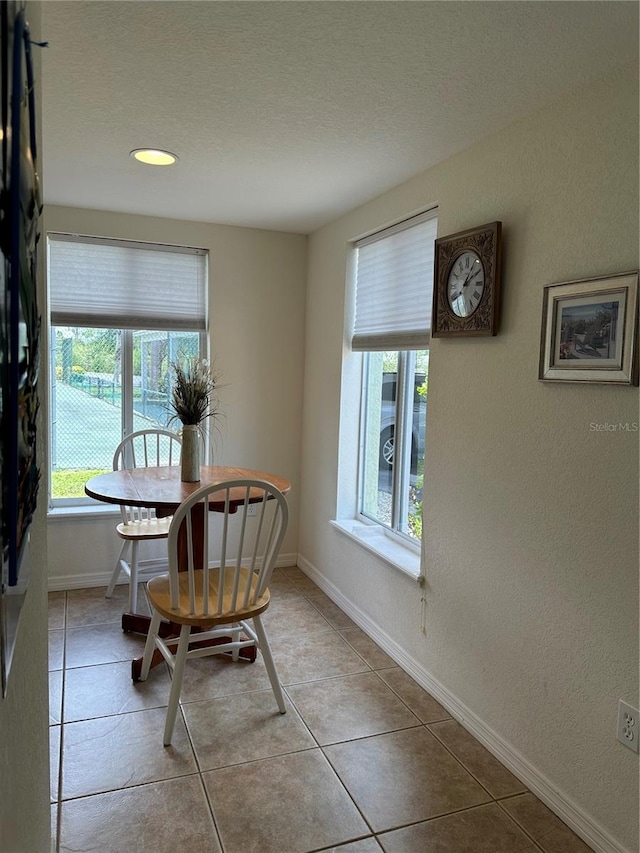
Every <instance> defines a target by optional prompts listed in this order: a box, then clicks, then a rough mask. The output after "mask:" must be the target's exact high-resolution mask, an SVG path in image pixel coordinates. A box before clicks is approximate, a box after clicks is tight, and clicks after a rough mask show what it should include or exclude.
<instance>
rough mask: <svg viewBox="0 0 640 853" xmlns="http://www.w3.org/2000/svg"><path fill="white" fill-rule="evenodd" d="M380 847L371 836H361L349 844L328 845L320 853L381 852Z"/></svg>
mask: <svg viewBox="0 0 640 853" xmlns="http://www.w3.org/2000/svg"><path fill="white" fill-rule="evenodd" d="M381 850H382V848H381V847H380V845H379V844H378V842H377V841H376V840H375V838H373V836H371V837H370V838H362V839H361V840H360V841H352V842H351V843H350V844H341V845H340V846H339V847H329V848H328V849H325V850H323V851H322V853H381Z"/></svg>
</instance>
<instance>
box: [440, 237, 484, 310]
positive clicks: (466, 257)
mask: <svg viewBox="0 0 640 853" xmlns="http://www.w3.org/2000/svg"><path fill="white" fill-rule="evenodd" d="M483 293H484V267H483V265H482V261H481V260H480V257H479V255H477V254H476V253H475V252H474V251H473V250H468V251H466V252H462V254H461V255H458V257H457V258H456V259H455V260H454V262H453V264H452V265H451V269H450V271H449V277H448V279H447V299H448V302H449V307H450V308H451V310H452V311H453V313H454V314H455V315H456V316H457V317H469V316H471V314H473V312H474V311H475V310H476V308H477V307H478V305H479V304H480V300H481V299H482V294H483Z"/></svg>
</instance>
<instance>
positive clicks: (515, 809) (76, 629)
mask: <svg viewBox="0 0 640 853" xmlns="http://www.w3.org/2000/svg"><path fill="white" fill-rule="evenodd" d="M271 588H272V604H271V606H270V608H269V610H268V612H267V613H266V615H265V624H266V626H267V629H268V631H269V635H270V639H271V641H272V648H273V653H274V657H275V659H276V664H277V666H278V669H279V672H280V678H281V681H282V683H283V685H284V687H285V692H286V700H287V706H288V713H287V714H285V715H280V714H278V712H277V708H276V705H275V699H274V697H273V694H272V692H271V689H270V686H269V682H268V679H267V675H266V672H265V670H264V666H263V664H262V662H261V659H260V658H258V660H257V661H256V662H255V663H253V664H251V663H247V662H244V661H239V662H237V663H233V662H232V661H230V660H227V659H225V658H223V657H222V656H220V657H212V658H208V659H204V660H199V661H190V662H189V663H188V664H187V671H186V674H185V681H184V689H183V694H182V700H181V710H180V713H179V715H178V721H177V724H176V732H175V735H174V743H173V745H172V746H171V747H170V748H166V749H165V748H164V747H163V746H162V730H163V726H164V716H165V705H166V701H167V697H168V691H169V674H168V671H167V668H166V666H165V665H164V664H163V665H162V666H161V667H157V668H156V669H155V670H153V671H152V674H151V676H150V678H149V680H148V681H147V682H146V683H144V684H141V683H138V684H133V683H132V681H131V679H130V661H131V659H132V658H133V657H137V656H139V655H141V653H142V647H143V643H144V638H142V637H139V636H136V635H132V634H129V635H126V634H123V633H122V631H121V630H120V626H119V621H120V613H121V610H122V608H123V607H124V603H125V600H126V596H125V587H124V586H120V587H118V588H117V590H116V595H115V596H114V598H113V599H111V600H109V601H107V600H106V599H105V598H104V589H83V590H72V591H69V592H54V593H51V594H50V607H49V614H50V616H49V618H50V622H49V628H50V635H49V636H50V695H51V703H50V705H51V708H50V716H51V719H50V722H51V728H50V732H51V738H50V740H51V802H52V806H51V811H52V823H51V825H52V834H53V836H54V838H55V844H54V847H53V849H54V850H55V851H56V853H58V851H59V853H71V851H80V850H81V851H84V852H85V853H86V851H99V853H112V852H113V853H121V851H135V853H147V851H148V853H164V851H172V853H173V851H175V850H186V851H189V853H205V851H206V853H252V851H253V853H310V851H320V850H322V851H336V853H337V851H341V853H376V851H377V853H380V851H381V850H383V851H386V853H425V852H426V851H428V853H450V851H455V853H464V851H469V853H516V852H517V853H532V851H545V853H579V851H588V850H589V849H590V848H588V847H587V846H586V845H585V844H583V842H582V841H580V839H578V838H577V836H575V835H574V834H573V833H572V832H571V831H570V830H569V829H568V828H567V827H566V826H565V825H564V824H563V823H561V822H560V820H558V818H557V817H555V816H554V815H553V814H552V813H551V812H550V811H549V810H548V809H547V808H546V807H545V806H544V805H543V804H542V803H541V802H540V801H539V800H537V799H536V798H535V797H534V796H533V795H532V794H531V793H529V792H528V791H527V790H526V789H525V788H524V786H523V785H522V784H521V783H520V782H519V781H518V780H517V779H516V778H515V777H514V776H512V775H511V773H509V771H508V770H506V769H505V768H504V767H503V766H502V765H501V764H500V763H499V762H498V761H496V759H494V758H493V757H492V756H491V755H490V754H489V753H488V752H487V751H486V750H485V749H484V748H483V747H482V746H481V745H480V744H479V743H478V742H477V741H475V740H474V739H473V738H472V737H471V736H470V735H469V734H468V733H467V732H466V731H465V730H464V729H463V728H462V727H461V726H460V725H458V723H456V722H455V721H454V720H453V719H451V717H450V716H449V715H448V714H447V712H446V711H445V710H444V709H443V708H442V707H441V706H440V705H439V704H438V703H437V702H436V701H435V700H434V699H433V698H432V697H431V696H429V694H428V693H426V692H425V691H424V690H422V688H421V687H419V686H418V685H417V684H416V683H415V682H414V681H412V679H411V678H409V676H408V675H407V674H406V673H405V672H403V671H402V670H401V669H399V668H398V667H397V666H396V665H395V664H394V662H393V661H392V660H391V658H389V657H388V656H387V655H386V654H385V653H384V652H383V651H382V650H381V649H380V648H379V647H378V646H376V644H375V643H373V641H372V640H370V639H369V638H368V637H367V636H366V635H365V634H364V633H363V632H362V631H361V630H360V629H359V628H358V627H356V626H355V625H354V624H353V622H352V621H351V620H350V619H349V618H348V617H347V616H345V614H344V613H343V612H342V611H341V610H339V608H337V607H336V605H335V604H333V603H332V602H331V601H330V599H329V598H327V596H326V595H324V593H323V592H322V591H321V590H319V589H318V587H316V586H315V585H314V584H313V583H312V582H311V581H310V580H309V579H308V578H307V577H306V576H305V575H304V574H303V573H302V572H301V571H300V570H299V569H282V570H276V572H275V573H274V578H273V583H272V584H271ZM139 601H140V602H141V603H142V606H143V607H144V605H145V603H146V599H145V596H144V593H143V592H142V590H141V595H140V596H139Z"/></svg>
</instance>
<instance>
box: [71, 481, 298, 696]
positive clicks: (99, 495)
mask: <svg viewBox="0 0 640 853" xmlns="http://www.w3.org/2000/svg"><path fill="white" fill-rule="evenodd" d="M246 479H255V480H267V481H268V482H269V483H272V484H273V485H274V486H276V488H278V489H279V490H280V491H281V492H282V493H283V494H285V495H286V494H287V493H288V492H289V491H290V490H291V483H290V482H289V481H288V480H287V479H285V478H284V477H281V476H280V475H279V474H271V473H269V472H267V471H255V470H253V469H250V468H235V467H232V466H221V465H212V466H207V465H202V466H201V467H200V480H199V481H198V482H197V483H184V482H182V480H181V479H180V466H179V465H172V466H166V467H159V468H131V469H123V470H120V471H109V472H108V473H106V474H99V475H98V476H97V477H92V478H91V479H90V480H88V481H87V483H86V484H85V487H84V490H85V493H86V494H87V495H88V496H89V497H90V498H95V500H98V501H102V502H103V503H109V504H118V505H125V506H141V507H149V508H151V509H155V511H156V514H157V515H158V516H159V517H163V516H168V515H173V513H174V512H175V511H176V510H177V508H178V507H179V506H180V504H181V503H182V502H183V501H184V500H185V499H186V498H188V497H189V495H191V494H193V492H195V491H197V490H198V489H199V488H201V487H202V486H208V485H215V484H216V483H223V482H225V481H227V480H246ZM244 496H245V490H244V489H243V488H238V490H237V493H236V495H235V500H234V492H233V491H232V492H231V512H235V511H236V509H237V507H238V506H239V505H240V504H242V503H244ZM260 500H261V493H260V492H258V490H256V491H255V492H252V493H250V495H249V503H253V502H257V501H260ZM194 509H195V508H194ZM209 511H210V512H224V501H220V502H216V501H214V500H209ZM193 523H194V530H193V534H194V540H195V541H196V542H197V540H198V539H199V538H200V537H201V536H202V535H203V531H204V504H203V505H202V512H201V513H199V514H197V515H195V516H193ZM179 548H180V553H181V554H182V553H184V561H185V562H186V541H182V542H181V541H180V539H179ZM179 559H180V562H183V558H182V557H180V558H179ZM149 622H150V619H149V617H148V616H143V615H142V614H139V613H123V614H122V630H123V631H127V632H134V633H138V634H146V633H147V631H148V629H149ZM175 632H176V626H174V625H172V624H171V623H166V624H165V625H164V626H163V629H162V632H161V633H162V635H163V636H165V637H172V636H174V634H175ZM178 633H179V631H178ZM218 642H223V640H218ZM243 652H244V655H243V656H244V657H248V658H249V659H250V660H254V659H255V649H251V648H246V649H242V650H241V652H240V654H241V655H242V654H243ZM156 655H157V657H156ZM162 660H163V658H162V655H161V654H160V653H159V652H157V651H156V652H155V653H154V662H153V663H152V666H154V665H155V664H156V663H160V662H161V661H162ZM141 666H142V658H136V660H134V661H133V662H132V665H131V673H132V677H133V680H134V681H137V680H138V677H139V675H140V669H141Z"/></svg>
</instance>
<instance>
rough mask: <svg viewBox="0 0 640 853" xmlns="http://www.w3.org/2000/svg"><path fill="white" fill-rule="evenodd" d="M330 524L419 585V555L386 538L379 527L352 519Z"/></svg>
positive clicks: (335, 521)
mask: <svg viewBox="0 0 640 853" xmlns="http://www.w3.org/2000/svg"><path fill="white" fill-rule="evenodd" d="M330 523H331V524H332V525H333V526H334V527H335V528H336V530H339V531H340V532H341V533H343V534H344V535H345V536H348V537H349V539H351V540H352V541H353V542H357V543H358V545H360V546H362V547H363V548H366V550H367V551H371V553H372V554H375V555H376V556H377V557H380V558H381V559H383V560H385V562H387V563H389V564H390V565H392V566H393V567H394V568H396V569H398V570H399V571H401V572H403V573H404V574H405V575H408V576H409V577H410V578H413V580H415V581H418V583H420V581H421V578H422V575H421V573H420V554H418V553H416V552H415V551H414V550H413V549H412V548H406V547H405V546H404V545H402V544H400V543H399V542H397V541H396V540H395V539H392V538H391V537H390V536H387V534H386V533H385V532H384V530H383V529H382V528H381V527H378V525H376V524H364V523H363V522H361V521H356V520H355V519H353V518H350V519H341V520H332V521H331V522H330Z"/></svg>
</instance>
